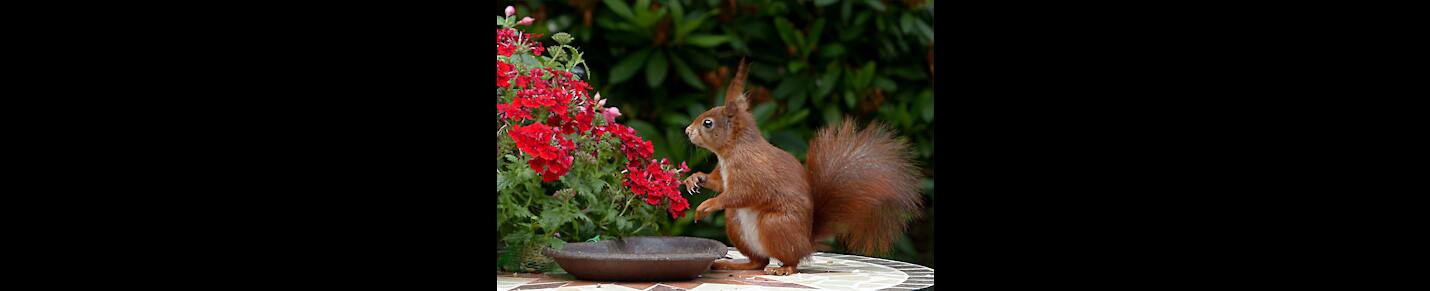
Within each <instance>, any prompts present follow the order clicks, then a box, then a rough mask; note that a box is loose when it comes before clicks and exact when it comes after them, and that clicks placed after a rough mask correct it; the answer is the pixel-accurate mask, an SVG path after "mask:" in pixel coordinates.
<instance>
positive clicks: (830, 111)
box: [824, 105, 842, 126]
mask: <svg viewBox="0 0 1430 291" xmlns="http://www.w3.org/2000/svg"><path fill="white" fill-rule="evenodd" d="M841 118H842V117H841V115H840V113H839V106H836V105H829V106H824V124H825V125H826V126H828V125H834V124H838V122H839V121H840V119H841Z"/></svg>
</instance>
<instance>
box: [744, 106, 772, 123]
mask: <svg viewBox="0 0 1430 291" xmlns="http://www.w3.org/2000/svg"><path fill="white" fill-rule="evenodd" d="M773 113H775V104H774V103H765V104H760V105H755V109H754V110H750V115H754V116H755V123H765V122H766V121H769V119H770V114H773Z"/></svg>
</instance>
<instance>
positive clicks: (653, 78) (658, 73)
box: [645, 49, 670, 88]
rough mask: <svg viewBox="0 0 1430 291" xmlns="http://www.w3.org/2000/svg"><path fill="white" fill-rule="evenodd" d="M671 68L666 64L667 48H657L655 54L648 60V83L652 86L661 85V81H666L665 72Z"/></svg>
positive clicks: (646, 77) (646, 71)
mask: <svg viewBox="0 0 1430 291" xmlns="http://www.w3.org/2000/svg"><path fill="white" fill-rule="evenodd" d="M669 70H670V68H669V67H668V66H667V65H666V60H665V50H664V49H656V50H655V55H653V56H651V57H650V59H649V60H647V61H646V66H645V83H646V85H649V86H650V87H651V88H655V86H658V85H660V83H661V82H665V73H666V72H668V71H669Z"/></svg>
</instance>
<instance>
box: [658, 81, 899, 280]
mask: <svg viewBox="0 0 1430 291" xmlns="http://www.w3.org/2000/svg"><path fill="white" fill-rule="evenodd" d="M748 70H749V68H748V64H747V63H745V62H744V60H741V62H740V67H739V69H738V70H737V71H736V73H735V78H734V79H732V81H731V82H730V87H729V88H728V89H727V92H726V97H725V105H724V106H720V107H716V108H713V109H710V110H709V111H706V112H705V113H704V114H701V115H700V116H699V117H697V118H696V119H695V120H694V121H693V123H692V124H691V125H690V126H689V127H686V129H685V132H686V135H688V136H689V137H690V141H691V143H694V144H695V145H697V146H700V147H703V148H706V149H709V150H710V151H711V152H714V153H715V155H716V156H717V158H718V159H719V163H718V164H717V165H716V168H715V170H713V171H711V173H710V174H705V173H695V174H692V175H690V177H688V178H686V180H685V184H686V186H687V187H688V188H690V189H694V190H698V189H697V188H696V187H699V188H706V189H712V190H715V191H717V192H720V193H721V194H720V195H719V196H717V197H714V198H710V199H708V200H706V201H705V202H703V203H700V205H699V206H697V207H696V211H695V219H697V220H699V219H700V218H701V217H702V216H706V215H708V214H710V213H713V212H714V211H719V210H722V209H730V210H731V211H727V212H726V226H725V231H726V233H727V234H728V235H729V238H730V242H731V243H732V244H734V245H735V248H736V249H739V250H740V252H741V253H744V254H745V255H746V256H747V257H749V258H750V261H748V262H744V263H735V262H732V261H717V262H716V263H715V265H714V268H716V269H738V270H754V269H760V268H764V267H765V266H766V265H767V264H768V262H769V258H775V259H779V260H780V262H782V263H783V264H784V266H782V267H780V268H774V269H770V270H766V271H767V272H770V273H773V274H776V275H788V274H792V273H795V272H797V266H798V265H799V261H800V260H801V259H803V258H804V257H806V256H809V254H810V253H813V252H814V249H815V248H816V247H817V245H820V243H819V242H818V240H821V239H823V238H828V237H831V236H839V237H840V238H841V239H842V240H843V241H845V242H846V243H847V244H849V245H850V246H851V248H852V249H855V250H856V251H860V252H863V253H866V254H867V253H869V252H871V251H880V250H884V249H887V248H888V245H889V243H890V242H891V241H892V239H893V236H894V235H896V234H897V233H898V232H900V231H902V230H903V229H904V227H905V226H906V224H905V223H906V221H907V220H906V219H905V218H904V217H903V216H902V214H901V213H899V212H908V211H912V210H914V209H917V208H918V205H919V204H920V202H919V196H918V192H917V191H918V188H917V185H918V178H917V176H915V173H916V171H915V168H914V167H913V165H912V164H911V163H910V161H909V156H908V155H907V153H906V152H907V145H905V144H904V143H903V142H901V141H898V140H895V139H893V138H892V134H890V133H889V132H888V131H887V130H885V129H884V127H882V126H877V125H876V126H872V127H871V128H870V129H868V130H864V131H858V132H856V131H855V130H854V128H853V124H852V123H851V122H848V121H846V122H845V123H844V126H842V127H840V128H838V129H825V130H823V131H821V132H820V134H819V135H818V136H817V137H816V138H815V139H814V140H813V141H811V143H810V150H809V167H808V170H806V168H805V167H803V166H801V165H800V162H799V160H798V159H796V158H795V157H794V156H793V155H790V154H789V153H788V152H785V151H784V150H781V149H779V148H776V147H774V146H773V145H770V143H769V142H768V141H766V140H765V139H764V137H763V136H762V135H761V133H760V131H759V128H758V127H756V126H755V120H754V116H752V115H751V114H750V112H749V109H750V105H749V101H748V99H747V98H746V94H744V92H743V91H744V86H745V78H746V76H747V74H748ZM707 125H708V127H707ZM819 247H821V248H823V247H825V246H822V245H820V246H819Z"/></svg>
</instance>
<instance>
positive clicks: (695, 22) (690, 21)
mask: <svg viewBox="0 0 1430 291" xmlns="http://www.w3.org/2000/svg"><path fill="white" fill-rule="evenodd" d="M696 14H698V16H693V17H689V18H687V19H685V21H676V22H675V40H676V42H680V41H682V40H684V39H685V35H688V34H690V32H691V31H695V29H696V28H699V27H700V24H701V23H704V22H705V19H708V18H710V16H711V15H713V14H715V13H698V12H696V13H691V15H696Z"/></svg>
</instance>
